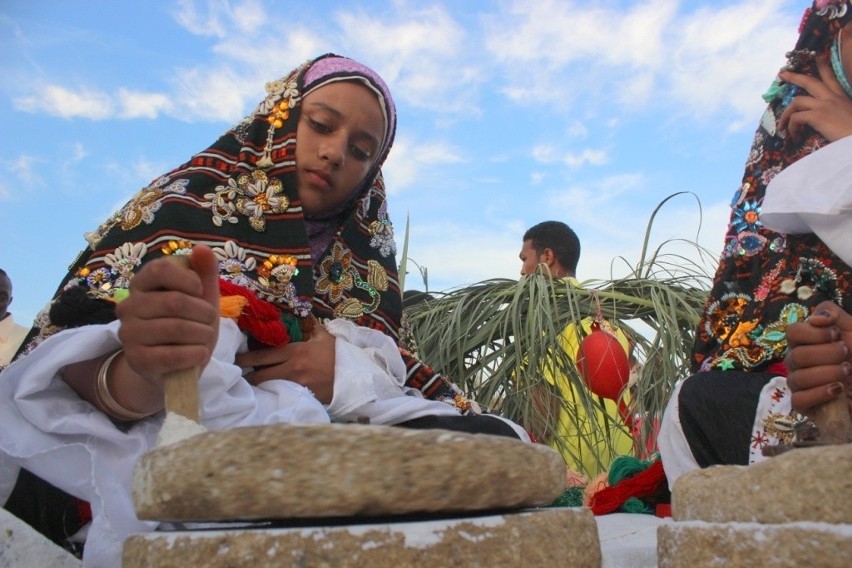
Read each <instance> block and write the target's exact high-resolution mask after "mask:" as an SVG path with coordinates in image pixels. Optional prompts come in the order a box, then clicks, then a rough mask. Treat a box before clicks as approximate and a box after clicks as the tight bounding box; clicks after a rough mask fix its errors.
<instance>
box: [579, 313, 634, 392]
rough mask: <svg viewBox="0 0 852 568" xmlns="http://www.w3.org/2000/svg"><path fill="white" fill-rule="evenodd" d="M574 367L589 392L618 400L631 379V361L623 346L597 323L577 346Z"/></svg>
mask: <svg viewBox="0 0 852 568" xmlns="http://www.w3.org/2000/svg"><path fill="white" fill-rule="evenodd" d="M576 360H577V370H578V371H580V376H581V377H583V380H584V381H585V382H586V386H587V387H588V388H589V390H590V391H592V392H593V393H595V394H596V395H598V396H602V397H604V398H608V399H610V400H618V397H619V396H620V395H621V391H622V390H623V389H624V386H625V385H626V384H627V381H628V380H629V379H630V362H629V361H628V360H627V353H625V351H624V347H622V346H621V343H619V342H618V339H616V338H615V336H613V335H612V334H610V333H607V332H605V331H603V330H601V329H600V328H598V327H597V326H596V325H593V326H592V332H591V333H590V334H589V335H587V336H586V337H585V338H583V341H581V342H580V347H579V348H578V349H577V359H576Z"/></svg>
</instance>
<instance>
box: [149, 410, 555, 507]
mask: <svg viewBox="0 0 852 568" xmlns="http://www.w3.org/2000/svg"><path fill="white" fill-rule="evenodd" d="M564 490H565V462H564V461H563V460H562V457H561V456H560V455H559V453H557V452H555V451H554V450H552V449H550V448H548V447H546V446H543V445H541V444H534V445H530V444H525V443H524V442H521V441H520V440H517V439H512V438H507V437H502V436H489V435H484V434H467V433H462V432H451V431H447V430H409V429H405V428H394V427H390V426H371V425H358V424H324V425H310V426H294V425H288V424H275V425H269V426H255V427H246V428H234V429H232V430H225V431H220V432H206V433H203V434H198V435H196V436H193V437H191V438H188V439H185V440H183V441H180V442H177V443H174V444H171V445H168V446H163V447H159V448H156V449H154V450H152V451H150V452H148V453H147V454H145V455H144V456H142V459H141V460H140V461H139V463H138V464H137V466H136V469H135V471H134V480H133V496H134V501H135V504H136V513H137V516H138V517H139V518H140V519H149V520H157V521H219V520H223V519H226V520H255V519H293V518H316V517H355V516H366V515H369V516H377V515H402V514H412V513H440V514H442V515H444V516H446V515H447V514H449V513H453V512H464V511H488V510H495V509H520V508H525V507H536V506H541V505H549V504H550V503H551V502H553V500H554V499H555V498H556V497H558V496H559V495H560V494H562V492H563V491H564Z"/></svg>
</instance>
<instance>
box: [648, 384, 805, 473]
mask: <svg viewBox="0 0 852 568" xmlns="http://www.w3.org/2000/svg"><path fill="white" fill-rule="evenodd" d="M690 380H692V381H700V380H701V376H700V374H698V375H690V376H689V377H687V378H685V379H683V380H681V381H678V383H677V384H676V385H675V387H674V389H673V390H672V394H671V397H670V398H669V402H668V403H667V404H666V409H665V411H664V412H663V420H662V422H661V423H660V433H659V434H658V435H657V448H658V449H659V450H660V459H661V460H662V462H663V468H664V469H665V471H666V479H667V480H668V483H669V489H670V490H671V489H674V486H675V482H676V481H677V480H678V479H679V478H680V476H682V475H683V474H685V473H689V472H690V471H693V470H696V469H700V468H701V466H700V465H698V462H697V461H696V460H695V457H694V456H693V455H692V450H691V449H690V447H689V442H687V440H686V435H685V434H684V433H683V426H682V425H681V422H680V408H679V406H680V402H679V398H680V389H681V387H682V386H683V383H684V382H685V381H690ZM791 394H792V393H791V392H790V389H788V388H787V379H786V377H783V376H777V377H773V378H772V379H770V380H769V381H767V383H766V384H765V385H764V386H763V388H762V389H761V390H760V394H759V395H758V399H757V408H755V413H754V421H753V422H752V427H751V435H750V440H751V441H752V443H751V444H750V445H749V455H748V463H749V465H751V464H753V463H757V462H760V461H763V460H765V459H767V458H766V456H764V455H763V448H764V447H766V446H775V445H778V444H780V443H781V440H780V439H779V438H778V436H777V435H776V434H774V433H772V432H771V431H769V430H768V429H767V422H768V421H769V419H770V417H772V416H787V415H789V414H790V413H791V412H792V411H793V408H792V398H791Z"/></svg>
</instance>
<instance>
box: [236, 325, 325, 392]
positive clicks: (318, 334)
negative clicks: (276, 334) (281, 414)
mask: <svg viewBox="0 0 852 568" xmlns="http://www.w3.org/2000/svg"><path fill="white" fill-rule="evenodd" d="M335 342H336V339H335V337H334V336H333V335H331V334H330V333H329V332H328V331H327V330H326V329H325V328H324V327H323V326H322V325H319V324H317V325H315V326H314V328H313V331H312V332H311V337H310V338H309V339H308V340H307V341H299V342H295V343H288V344H287V345H284V346H282V347H271V348H268V349H256V350H254V351H248V352H246V353H240V354H239V355H237V359H236V363H237V365H239V366H241V367H254V368H255V370H254V371H252V372H250V373H248V374H247V375H246V376H245V378H246V380H247V381H248V382H250V383H251V384H253V385H259V384H260V383H262V382H264V381H269V380H272V379H287V380H290V381H293V382H295V383H298V384H300V385H302V386H304V387H307V388H308V389H310V390H311V391H312V392H313V393H314V396H315V397H316V398H317V400H319V401H320V402H321V403H323V404H329V403H331V399H332V398H333V397H334V362H335V355H334V350H335Z"/></svg>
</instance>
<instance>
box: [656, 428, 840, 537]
mask: <svg viewBox="0 0 852 568" xmlns="http://www.w3.org/2000/svg"><path fill="white" fill-rule="evenodd" d="M850 471H852V444H842V445H834V446H820V447H814V448H797V449H795V450H790V451H788V452H786V453H783V454H781V455H778V456H775V457H773V458H769V459H767V460H765V461H762V462H759V463H756V464H754V465H751V466H747V467H746V466H716V467H710V468H707V469H702V470H697V471H692V472H690V473H688V474H685V475H683V476H682V477H680V478H679V479H678V480H677V482H676V483H675V486H674V489H673V491H672V518H674V520H676V521H683V520H703V521H711V522H734V521H738V522H758V523H770V524H771V523H787V522H795V521H814V522H824V523H834V524H844V523H845V524H852V476H850V475H849V472H850Z"/></svg>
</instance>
